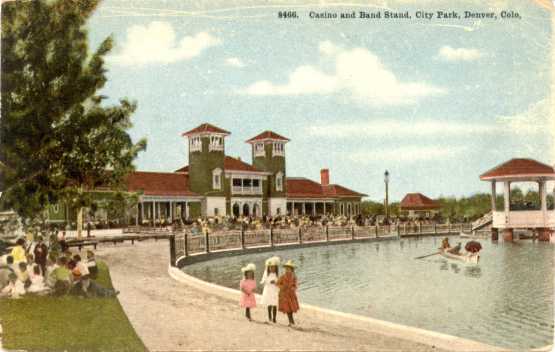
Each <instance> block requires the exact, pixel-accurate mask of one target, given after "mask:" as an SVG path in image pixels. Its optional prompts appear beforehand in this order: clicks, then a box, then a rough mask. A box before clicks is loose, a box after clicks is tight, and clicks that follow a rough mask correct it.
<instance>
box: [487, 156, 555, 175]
mask: <svg viewBox="0 0 555 352" xmlns="http://www.w3.org/2000/svg"><path fill="white" fill-rule="evenodd" d="M511 176H521V177H523V176H551V177H555V169H553V167H552V166H549V165H547V164H544V163H540V162H539V161H536V160H533V159H511V160H509V161H506V162H504V163H502V164H500V165H498V166H496V167H494V168H493V169H491V170H489V171H486V172H485V173H483V174H482V175H480V179H481V180H491V179H496V178H503V177H511Z"/></svg>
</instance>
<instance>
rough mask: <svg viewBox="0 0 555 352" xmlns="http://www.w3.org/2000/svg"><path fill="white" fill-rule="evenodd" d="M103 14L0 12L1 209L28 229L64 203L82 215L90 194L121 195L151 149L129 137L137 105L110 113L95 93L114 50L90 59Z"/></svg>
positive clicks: (9, 8)
mask: <svg viewBox="0 0 555 352" xmlns="http://www.w3.org/2000/svg"><path fill="white" fill-rule="evenodd" d="M97 5H98V0H53V1H48V2H47V1H29V2H27V1H25V2H23V1H15V2H6V3H4V4H2V87H1V91H2V92H1V94H2V106H1V116H2V117H1V120H0V162H1V163H2V168H1V172H2V182H3V187H4V190H3V195H2V200H1V201H2V202H4V203H5V206H7V207H10V208H12V209H14V210H15V211H16V212H17V213H18V214H19V216H21V217H22V218H23V219H26V220H32V219H35V218H37V217H38V216H39V214H40V213H42V212H44V209H46V206H47V205H48V204H51V203H54V202H58V201H60V200H63V201H67V202H69V203H70V204H71V205H73V206H77V207H78V208H79V209H81V208H82V207H83V206H86V205H87V204H90V202H91V201H92V199H91V196H90V192H88V191H90V190H93V189H94V188H96V187H98V186H100V185H102V186H107V187H118V186H121V184H122V181H123V179H124V177H125V175H126V174H127V173H128V172H129V171H131V170H132V169H133V165H132V162H133V160H134V159H135V158H136V156H137V154H138V153H139V152H140V151H142V150H144V149H145V148H146V141H145V140H140V141H138V142H137V143H133V141H132V140H131V137H130V136H129V134H128V133H127V130H128V129H129V128H130V127H131V123H130V116H131V114H132V113H133V112H134V111H135V109H136V104H135V103H132V102H130V101H128V100H126V99H123V100H121V101H120V103H119V104H116V105H113V106H105V105H104V104H103V100H104V98H105V97H103V96H100V95H99V94H98V93H97V92H98V91H99V89H101V88H102V87H103V86H104V84H105V83H106V80H107V79H106V75H105V74H106V70H105V68H104V56H105V55H106V54H107V53H108V52H109V51H110V50H111V49H112V44H113V43H112V39H111V38H110V37H109V38H106V39H105V40H104V41H103V42H102V44H101V45H100V46H99V48H98V49H97V50H96V51H95V52H94V53H92V54H90V53H89V50H88V45H87V31H86V29H85V24H86V21H87V20H88V19H89V18H90V16H91V15H92V13H93V11H94V10H95V8H96V7H97ZM79 219H81V220H82V211H79V216H78V220H79ZM78 223H79V221H78ZM79 230H80V225H79V224H78V231H79Z"/></svg>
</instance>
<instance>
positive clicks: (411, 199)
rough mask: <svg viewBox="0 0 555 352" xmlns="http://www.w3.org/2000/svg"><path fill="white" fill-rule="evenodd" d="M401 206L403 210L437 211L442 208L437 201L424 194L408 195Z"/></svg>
mask: <svg viewBox="0 0 555 352" xmlns="http://www.w3.org/2000/svg"><path fill="white" fill-rule="evenodd" d="M399 206H400V208H401V209H403V210H423V209H437V208H440V207H441V206H440V205H439V203H437V202H436V201H435V200H432V199H430V198H428V197H426V196H425V195H423V194H422V193H407V195H406V196H405V197H404V198H403V200H402V201H401V203H400V204H399Z"/></svg>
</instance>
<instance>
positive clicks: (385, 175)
mask: <svg viewBox="0 0 555 352" xmlns="http://www.w3.org/2000/svg"><path fill="white" fill-rule="evenodd" d="M383 180H384V182H385V222H386V223H387V224H389V171H387V170H385V172H384V174H383Z"/></svg>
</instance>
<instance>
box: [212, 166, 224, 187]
mask: <svg viewBox="0 0 555 352" xmlns="http://www.w3.org/2000/svg"><path fill="white" fill-rule="evenodd" d="M212 188H213V189H216V190H221V189H222V169H220V168H217V169H214V170H213V171H212Z"/></svg>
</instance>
